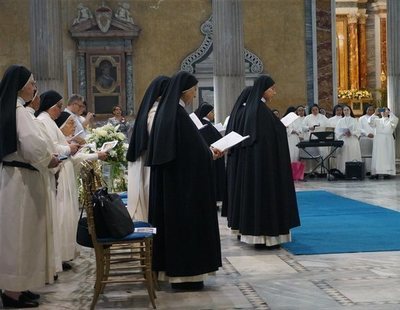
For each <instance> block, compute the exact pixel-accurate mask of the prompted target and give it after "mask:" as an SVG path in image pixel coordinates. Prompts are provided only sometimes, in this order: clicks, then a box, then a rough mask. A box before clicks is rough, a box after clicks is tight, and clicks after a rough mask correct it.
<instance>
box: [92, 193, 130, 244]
mask: <svg viewBox="0 0 400 310" xmlns="http://www.w3.org/2000/svg"><path fill="white" fill-rule="evenodd" d="M92 201H93V216H94V226H95V229H96V235H97V237H98V238H117V239H119V238H123V237H125V236H127V235H129V234H131V233H133V231H134V227H133V221H132V218H131V216H130V215H129V212H128V210H127V208H126V206H125V204H124V202H123V201H122V199H121V197H119V195H118V194H109V193H108V192H107V188H106V187H103V188H101V189H98V190H97V191H95V192H94V194H93V200H92Z"/></svg>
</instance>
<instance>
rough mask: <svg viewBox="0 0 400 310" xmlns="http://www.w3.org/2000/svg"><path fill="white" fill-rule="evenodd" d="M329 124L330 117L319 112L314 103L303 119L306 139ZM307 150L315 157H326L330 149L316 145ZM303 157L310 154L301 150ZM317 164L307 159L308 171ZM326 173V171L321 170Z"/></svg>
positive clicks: (307, 156)
mask: <svg viewBox="0 0 400 310" xmlns="http://www.w3.org/2000/svg"><path fill="white" fill-rule="evenodd" d="M327 126H328V119H327V118H326V116H325V115H322V114H320V113H319V106H318V105H317V104H314V105H313V106H311V108H310V113H309V114H308V115H307V116H306V117H305V118H304V121H303V133H304V139H305V140H306V141H309V140H310V137H311V133H313V132H318V131H325V129H326V127H327ZM307 151H308V152H309V153H310V154H312V155H313V157H318V156H321V157H326V155H327V154H328V149H327V148H326V147H319V148H318V147H315V148H311V147H310V148H307ZM300 157H301V158H310V156H309V155H308V154H305V152H304V151H302V152H301V156H300ZM315 166H316V163H315V161H314V160H312V161H311V160H309V161H307V167H306V171H310V169H311V170H312V169H313V168H314V167H315ZM321 172H322V173H324V172H325V171H321Z"/></svg>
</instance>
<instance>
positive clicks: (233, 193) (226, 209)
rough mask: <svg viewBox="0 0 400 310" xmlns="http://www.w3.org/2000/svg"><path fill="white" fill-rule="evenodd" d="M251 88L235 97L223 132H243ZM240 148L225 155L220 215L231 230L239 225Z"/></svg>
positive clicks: (237, 146) (238, 146) (232, 149)
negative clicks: (223, 192)
mask: <svg viewBox="0 0 400 310" xmlns="http://www.w3.org/2000/svg"><path fill="white" fill-rule="evenodd" d="M251 89H252V86H247V87H245V88H244V89H243V90H242V92H241V93H240V95H239V97H238V98H237V99H236V102H235V104H234V106H233V109H232V112H231V114H230V117H229V121H228V124H227V126H226V131H225V134H229V133H230V132H232V131H234V132H237V133H238V134H243V123H242V120H243V113H244V111H245V108H246V101H247V98H248V97H249V94H250V92H251ZM241 150H242V148H241V145H240V144H239V145H235V146H234V147H232V148H230V149H229V150H228V152H227V156H226V190H225V197H224V201H223V204H222V209H221V215H222V216H226V217H227V220H228V227H230V228H231V229H232V230H233V231H237V229H238V225H239V212H240V210H239V202H240V188H238V187H237V186H238V184H239V183H238V182H237V180H240V178H241V174H240V173H241V171H240V170H239V163H240V162H241V161H240V153H241Z"/></svg>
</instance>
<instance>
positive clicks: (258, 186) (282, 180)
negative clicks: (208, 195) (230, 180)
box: [239, 75, 300, 246]
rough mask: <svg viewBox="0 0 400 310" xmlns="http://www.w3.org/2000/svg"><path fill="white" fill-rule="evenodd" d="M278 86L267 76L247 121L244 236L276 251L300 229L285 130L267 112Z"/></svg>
mask: <svg viewBox="0 0 400 310" xmlns="http://www.w3.org/2000/svg"><path fill="white" fill-rule="evenodd" d="M274 85H275V82H274V81H273V80H272V78H271V77H269V76H267V75H262V76H260V77H259V78H257V80H256V81H255V82H254V86H253V89H252V91H251V93H250V95H249V98H248V100H247V102H246V109H245V113H244V116H243V122H244V129H243V134H244V135H250V138H249V139H247V140H246V141H244V143H243V144H244V146H245V148H244V150H243V155H244V156H243V160H242V161H241V165H243V167H241V169H243V176H242V178H241V179H240V181H239V182H241V192H240V196H241V204H240V223H239V233H240V234H241V241H242V242H245V243H250V244H260V245H264V246H276V245H279V244H281V243H284V242H289V241H291V238H290V229H291V228H293V227H296V226H299V225H300V219H299V214H298V210H297V200H296V192H295V188H294V184H293V178H292V170H291V165H290V156H289V148H288V142H287V135H286V127H285V126H284V125H283V124H282V123H281V121H280V120H279V118H278V117H277V116H276V115H274V113H273V112H272V111H271V110H270V109H269V108H268V107H267V103H268V102H269V101H270V100H271V99H272V97H273V96H274V95H275V94H276V92H275V87H274Z"/></svg>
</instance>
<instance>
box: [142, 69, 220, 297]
mask: <svg viewBox="0 0 400 310" xmlns="http://www.w3.org/2000/svg"><path fill="white" fill-rule="evenodd" d="M197 83H198V81H197V79H196V78H195V77H194V76H193V75H192V74H190V73H188V72H178V73H177V74H175V75H174V76H173V77H172V78H171V81H170V83H169V85H168V88H167V90H166V91H165V93H164V94H163V96H162V99H161V101H160V104H159V107H158V110H157V113H156V116H155V119H154V123H153V127H152V130H151V134H150V141H149V148H148V164H149V165H150V166H151V177H150V205H149V222H150V223H151V224H152V225H153V226H155V227H157V234H156V235H155V236H154V251H153V269H154V270H155V271H156V272H158V278H159V279H160V280H168V281H169V282H170V283H171V286H172V287H173V288H174V289H192V290H193V289H201V288H203V285H204V282H203V281H204V279H205V278H206V276H207V275H208V274H210V273H214V272H216V271H217V270H218V268H219V267H220V266H221V246H220V238H219V228H218V219H217V209H216V207H215V205H216V200H215V193H214V186H213V162H212V161H213V159H217V158H220V157H222V156H223V153H222V152H220V151H218V150H215V149H210V147H209V146H208V145H207V144H206V143H205V141H204V139H203V138H202V136H201V134H200V133H199V130H198V129H197V127H196V125H195V124H194V123H193V121H192V120H191V118H190V117H189V115H188V114H187V112H186V110H185V106H187V105H190V104H192V101H193V99H194V97H195V95H196V92H197Z"/></svg>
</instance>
